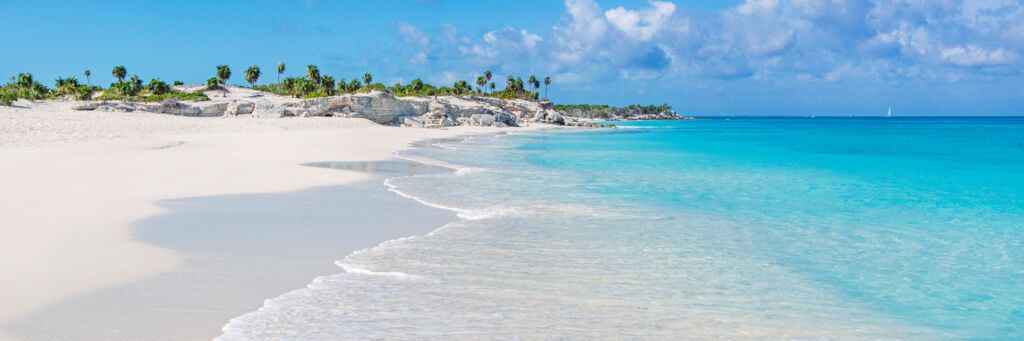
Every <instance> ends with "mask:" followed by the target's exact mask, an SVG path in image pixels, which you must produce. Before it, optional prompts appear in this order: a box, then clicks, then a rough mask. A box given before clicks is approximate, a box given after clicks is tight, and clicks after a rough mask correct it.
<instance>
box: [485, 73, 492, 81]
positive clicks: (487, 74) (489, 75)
mask: <svg viewBox="0 0 1024 341" xmlns="http://www.w3.org/2000/svg"><path fill="white" fill-rule="evenodd" d="M484 78H487V81H488V82H490V81H491V70H487V71H484Z"/></svg>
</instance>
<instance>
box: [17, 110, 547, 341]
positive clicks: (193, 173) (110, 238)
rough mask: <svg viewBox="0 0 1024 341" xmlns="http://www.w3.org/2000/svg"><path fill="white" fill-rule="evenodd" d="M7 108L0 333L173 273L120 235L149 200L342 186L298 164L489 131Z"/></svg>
mask: <svg viewBox="0 0 1024 341" xmlns="http://www.w3.org/2000/svg"><path fill="white" fill-rule="evenodd" d="M16 104H17V105H19V106H16V107H0V188H3V189H4V190H3V194H0V209H2V214H0V217H2V218H0V288H2V290H0V301H2V302H4V303H5V304H3V305H0V326H2V325H3V324H4V323H5V322H7V321H10V320H11V319H13V318H15V317H17V316H20V315H24V314H27V313H30V312H33V311H38V310H39V309H43V308H44V307H46V306H48V305H52V304H55V303H57V302H60V301H61V300H63V299H66V298H69V297H72V296H75V295H79V294H82V293H86V292H90V291H94V290H97V289H101V288H109V287H113V286H117V285H122V284H125V283H130V282H132V281H137V280H140V279H144V278H147V277H152V276H155V275H157V274H160V273H166V272H168V271H171V270H173V269H176V268H177V267H178V266H180V265H181V264H182V259H183V256H185V255H183V254H182V253H181V252H177V251H174V250H171V249H168V248H166V247H160V246H155V245H152V244H148V243H143V242H140V241H138V240H137V239H136V238H135V236H134V235H133V232H132V231H131V229H130V227H131V226H132V224H134V223H136V222H138V221H140V220H143V219H146V218H148V217H153V216H156V215H158V214H161V213H164V212H166V208H163V207H160V206H159V205H157V204H156V203H157V202H158V201H159V200H165V199H173V198H193V197H206V196H215V195H226V194H243V193H275V192H287V191H296V190H302V189H308V188H314V187H323V186H335V185H343V184H352V183H356V182H359V181H364V180H367V179H370V178H371V176H370V175H367V174H365V173H358V172H352V171H346V170H336V169H325V168H317V167H308V166H302V164H303V163H308V162H319V161H367V160H383V159H387V158H389V157H391V155H392V153H393V151H395V150H398V149H402V148H405V147H407V146H408V145H410V143H412V142H414V141H417V140H422V139H427V138H444V137H453V136H457V135H460V134H473V133H487V132H496V131H500V129H497V128H483V127H456V128H451V129H447V130H435V129H411V128H395V127H384V126H379V125H376V124H373V123H371V122H368V121H366V120H362V119H343V118H282V119H252V118H249V117H231V118H193V117H177V116H168V115H159V114H151V113H114V112H78V111H73V110H70V106H71V103H61V102H45V103H27V102H24V101H19V102H18V103H16ZM26 107H28V108H26ZM527 129H529V128H527ZM304 280H308V278H307V279H304ZM4 336H7V335H5V334H4V332H3V331H2V329H0V337H4Z"/></svg>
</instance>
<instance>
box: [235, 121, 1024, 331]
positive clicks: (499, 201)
mask: <svg viewBox="0 0 1024 341" xmlns="http://www.w3.org/2000/svg"><path fill="white" fill-rule="evenodd" d="M616 124H618V125H620V126H622V128H620V129H605V130H582V131H570V132H566V131H541V132H518V133H513V134H509V135H500V136H491V137H476V138H471V139H466V140H456V141H440V142H437V143H435V144H434V146H433V147H430V148H419V149H413V150H408V151H404V152H402V153H401V156H402V157H406V158H410V159H416V160H421V161H426V162H432V163H440V164H448V165H452V166H453V167H456V168H460V169H461V170H460V172H459V173H458V174H445V175H437V174H435V175H427V176H416V177H404V178H395V179H391V180H389V182H388V185H389V186H392V187H393V188H394V189H395V190H396V191H398V192H400V193H401V194H403V195H407V196H410V197H414V198H416V199H418V200H422V201H424V202H427V203H430V204H432V205H437V206H441V207H448V208H450V209H453V210H457V211H459V212H461V214H462V216H463V217H465V218H467V219H466V220H464V221H460V222H457V223H453V224H450V225H448V226H446V227H445V228H443V229H441V230H438V231H435V232H434V233H432V234H431V235H430V236H426V237H418V238H410V239H405V240H400V241H394V242H389V243H387V244H385V245H383V246H381V247H378V248H375V249H372V250H367V251H365V252H360V253H357V254H354V255H352V256H349V257H347V258H346V259H344V260H341V261H339V263H341V264H344V266H345V267H346V269H347V270H348V271H347V272H346V273H342V274H339V275H336V276H328V277H322V278H319V279H317V281H315V282H314V284H312V285H311V286H310V287H309V288H307V289H303V290H299V291H296V292H293V293H290V294H288V295H285V296H282V297H279V298H276V299H274V300H271V301H270V302H268V306H267V307H265V308H264V309H263V310H261V311H260V312H257V313H253V314H249V315H246V316H243V317H241V318H239V319H236V320H235V321H233V322H232V324H230V325H229V326H228V330H229V333H228V335H229V336H230V335H236V336H237V335H249V336H251V335H254V334H247V333H254V331H261V332H264V333H265V332H266V331H267V330H293V331H294V330H304V331H306V332H303V333H302V334H299V335H303V336H304V337H308V338H317V337H321V338H330V337H339V336H346V335H369V336H380V337H396V338H406V337H409V338H417V337H438V336H445V335H464V336H466V337H468V338H488V337H502V336H509V335H512V336H522V337H525V338H546V337H565V336H569V337H586V338H667V339H672V338H680V337H683V338H721V337H725V338H738V339H763V338H779V339H782V338H799V339H813V338H834V339H861V338H863V339H878V338H883V339H884V338H891V339H947V338H970V339H1020V338H1024V242H1022V241H1024V118H1016V117H1000V118H895V119H881V118H879V119H869V118H816V119H810V118H736V119H712V120H698V121H661V122H632V123H621V122H620V123H616ZM314 316H315V317H314ZM313 320H315V321H314V322H311V321H313ZM396 328H398V329H396ZM309 330H316V331H317V333H314V334H311V333H310V332H308V331H309Z"/></svg>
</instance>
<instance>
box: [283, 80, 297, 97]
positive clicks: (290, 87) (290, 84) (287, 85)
mask: <svg viewBox="0 0 1024 341" xmlns="http://www.w3.org/2000/svg"><path fill="white" fill-rule="evenodd" d="M295 85H296V84H295V78H285V79H284V83H281V88H283V89H284V92H285V93H287V94H294V92H293V91H295Z"/></svg>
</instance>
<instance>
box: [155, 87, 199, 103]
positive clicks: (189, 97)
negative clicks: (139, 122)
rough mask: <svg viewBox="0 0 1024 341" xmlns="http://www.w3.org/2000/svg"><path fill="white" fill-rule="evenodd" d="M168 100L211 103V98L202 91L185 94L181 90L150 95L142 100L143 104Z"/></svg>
mask: <svg viewBox="0 0 1024 341" xmlns="http://www.w3.org/2000/svg"><path fill="white" fill-rule="evenodd" d="M167 99H175V100H179V101H197V102H198V101H209V100H210V97H209V96H206V94H205V93H203V92H202V91H196V92H184V91H180V90H173V89H172V90H170V91H168V92H166V93H162V94H158V95H149V96H146V97H143V98H142V101H143V102H162V101H164V100H167Z"/></svg>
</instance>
